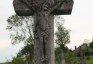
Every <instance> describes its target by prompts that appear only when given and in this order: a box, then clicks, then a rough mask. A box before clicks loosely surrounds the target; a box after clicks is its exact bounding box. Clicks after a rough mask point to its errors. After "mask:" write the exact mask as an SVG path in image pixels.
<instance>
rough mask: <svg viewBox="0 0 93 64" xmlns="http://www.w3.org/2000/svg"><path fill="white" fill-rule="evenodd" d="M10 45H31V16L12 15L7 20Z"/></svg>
mask: <svg viewBox="0 0 93 64" xmlns="http://www.w3.org/2000/svg"><path fill="white" fill-rule="evenodd" d="M7 22H8V26H7V28H6V29H7V30H9V31H11V33H10V34H11V35H10V38H11V40H12V43H13V44H15V43H20V42H25V43H33V19H32V17H31V16H17V15H12V16H11V17H9V18H8V20H7Z"/></svg>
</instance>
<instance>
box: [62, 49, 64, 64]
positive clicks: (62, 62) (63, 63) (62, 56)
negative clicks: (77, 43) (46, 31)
mask: <svg viewBox="0 0 93 64" xmlns="http://www.w3.org/2000/svg"><path fill="white" fill-rule="evenodd" d="M61 64H65V56H64V50H63V49H61Z"/></svg>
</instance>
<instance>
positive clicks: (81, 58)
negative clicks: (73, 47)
mask: <svg viewBox="0 0 93 64" xmlns="http://www.w3.org/2000/svg"><path fill="white" fill-rule="evenodd" d="M79 52H80V64H85V59H84V53H83V50H82V48H81V46H80V48H79Z"/></svg>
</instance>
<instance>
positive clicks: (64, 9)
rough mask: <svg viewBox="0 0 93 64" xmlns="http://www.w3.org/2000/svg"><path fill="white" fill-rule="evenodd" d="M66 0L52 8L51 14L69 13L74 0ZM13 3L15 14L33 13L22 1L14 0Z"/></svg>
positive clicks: (29, 14)
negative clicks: (59, 5)
mask: <svg viewBox="0 0 93 64" xmlns="http://www.w3.org/2000/svg"><path fill="white" fill-rule="evenodd" d="M66 1H67V2H64V3H63V5H62V6H61V7H60V8H58V9H56V10H54V11H53V12H52V14H54V15H67V14H71V12H72V8H73V3H74V2H73V0H66ZM13 5H14V10H15V12H16V14H18V15H19V16H32V15H33V13H34V12H33V11H32V10H31V9H29V8H28V7H27V6H26V5H25V4H24V3H22V2H20V0H14V1H13Z"/></svg>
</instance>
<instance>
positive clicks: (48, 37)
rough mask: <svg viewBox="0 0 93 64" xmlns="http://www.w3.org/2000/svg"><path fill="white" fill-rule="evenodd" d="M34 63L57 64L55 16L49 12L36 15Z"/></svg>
mask: <svg viewBox="0 0 93 64" xmlns="http://www.w3.org/2000/svg"><path fill="white" fill-rule="evenodd" d="M34 25H35V26H34V59H35V61H34V63H35V64H55V55H54V16H53V15H49V14H48V12H44V11H37V12H36V13H35V14H34Z"/></svg>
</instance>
